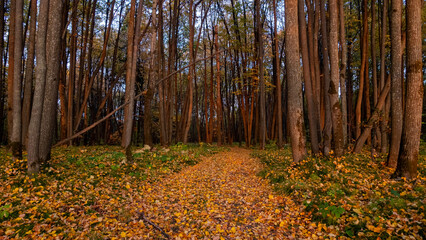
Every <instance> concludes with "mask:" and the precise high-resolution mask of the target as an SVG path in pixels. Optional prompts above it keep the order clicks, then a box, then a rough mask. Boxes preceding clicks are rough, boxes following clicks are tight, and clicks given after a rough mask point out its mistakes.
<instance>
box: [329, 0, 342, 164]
mask: <svg viewBox="0 0 426 240" xmlns="http://www.w3.org/2000/svg"><path fill="white" fill-rule="evenodd" d="M337 1H338V0H330V1H329V4H330V5H329V7H330V42H329V46H330V51H329V52H330V68H331V71H330V72H331V74H330V75H331V76H330V77H331V82H330V88H329V89H326V90H328V94H329V96H330V104H331V110H332V111H331V113H332V122H333V138H334V149H335V156H336V157H340V156H342V155H343V148H344V140H343V123H342V112H341V109H340V103H339V94H338V93H337V91H338V89H339V46H338V39H339V38H338V33H339V16H338V6H337Z"/></svg>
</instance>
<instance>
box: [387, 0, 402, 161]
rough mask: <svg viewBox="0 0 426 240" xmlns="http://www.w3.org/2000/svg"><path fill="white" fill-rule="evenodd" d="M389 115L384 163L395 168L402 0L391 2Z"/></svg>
mask: <svg viewBox="0 0 426 240" xmlns="http://www.w3.org/2000/svg"><path fill="white" fill-rule="evenodd" d="M391 5H392V6H391V7H392V11H391V64H392V66H391V79H392V81H391V102H392V103H391V104H392V108H391V117H392V121H391V122H392V128H391V129H392V132H391V141H390V149H389V155H388V159H387V163H386V165H387V166H388V167H392V168H395V167H396V163H397V160H398V153H399V147H400V144H401V135H402V122H403V119H402V118H403V114H402V112H403V110H402V84H401V77H402V73H401V70H402V64H401V63H402V47H401V17H402V0H392V3H391Z"/></svg>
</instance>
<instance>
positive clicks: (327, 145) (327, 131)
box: [320, 0, 332, 156]
mask: <svg viewBox="0 0 426 240" xmlns="http://www.w3.org/2000/svg"><path fill="white" fill-rule="evenodd" d="M320 2H321V3H320V5H321V6H320V8H321V10H320V11H321V36H322V40H321V41H322V57H323V59H322V61H323V66H324V81H323V92H324V94H323V96H324V114H325V122H324V131H323V143H324V148H323V153H324V155H325V156H328V155H329V154H330V151H331V138H332V135H331V134H332V118H331V105H330V96H329V94H328V93H327V92H328V90H329V89H330V67H329V57H328V54H329V51H328V29H327V17H326V11H325V0H321V1H320Z"/></svg>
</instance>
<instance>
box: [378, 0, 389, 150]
mask: <svg viewBox="0 0 426 240" xmlns="http://www.w3.org/2000/svg"><path fill="white" fill-rule="evenodd" d="M387 12H388V0H383V15H382V34H381V39H380V90H383V88H384V84H385V78H386V48H385V44H386V33H387V31H386V21H387V15H388V14H387ZM386 116H387V114H386V111H385V117H384V120H383V121H382V122H381V126H380V127H381V131H382V132H381V136H382V140H381V143H382V145H381V152H382V154H384V153H386V152H387V146H388V133H387V120H386Z"/></svg>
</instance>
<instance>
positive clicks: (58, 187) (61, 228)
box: [0, 144, 226, 239]
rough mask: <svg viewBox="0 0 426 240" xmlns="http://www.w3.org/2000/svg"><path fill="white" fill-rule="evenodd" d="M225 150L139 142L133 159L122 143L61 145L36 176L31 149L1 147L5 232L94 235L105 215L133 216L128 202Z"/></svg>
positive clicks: (0, 217) (0, 229)
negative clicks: (18, 153)
mask: <svg viewBox="0 0 426 240" xmlns="http://www.w3.org/2000/svg"><path fill="white" fill-rule="evenodd" d="M220 151H226V148H223V147H217V146H213V145H206V144H189V145H183V144H176V145H173V146H170V147H169V148H161V147H154V148H153V149H151V150H144V149H143V148H138V147H133V148H132V152H133V158H134V163H132V164H130V163H127V162H126V158H125V152H124V150H123V149H122V148H121V147H118V146H91V147H58V148H55V149H53V151H52V159H51V161H49V163H48V164H46V165H43V166H42V169H41V171H40V173H39V174H38V175H36V176H35V177H34V178H31V177H29V176H28V175H27V163H26V161H27V160H26V154H24V159H23V160H13V159H12V156H11V154H10V152H8V151H6V149H5V148H0V236H8V238H23V237H24V238H28V239H34V238H33V237H36V238H38V237H40V236H43V238H50V237H53V238H55V237H58V238H60V239H61V238H66V239H70V238H71V239H73V238H75V237H78V236H83V235H84V236H86V237H87V236H90V231H91V229H92V228H94V227H96V226H99V224H105V218H104V217H102V216H109V217H111V218H112V219H117V221H121V222H127V221H130V220H131V219H134V218H135V217H137V215H136V213H134V212H130V211H129V210H126V207H125V206H129V205H130V204H135V202H137V199H138V198H140V199H143V194H144V193H146V192H149V191H150V187H149V186H150V184H151V183H153V182H155V181H159V180H161V179H162V178H163V177H165V176H167V175H169V174H172V173H175V172H178V171H180V170H181V169H182V168H184V167H186V166H190V165H195V164H196V163H198V162H199V161H201V157H202V156H209V155H212V154H214V153H217V152H220ZM139 201H140V200H139ZM132 211H133V210H132ZM49 229H50V230H49ZM118 230H119V229H116V230H115V231H118ZM87 231H89V232H87ZM83 233H84V234H83ZM81 234H83V235H81ZM113 235H114V234H113ZM117 235H119V234H117Z"/></svg>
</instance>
